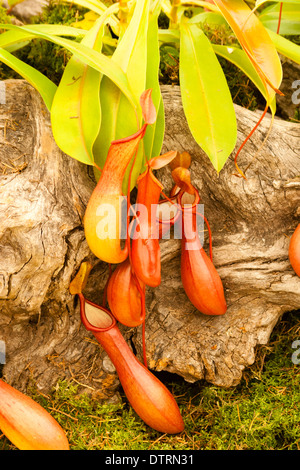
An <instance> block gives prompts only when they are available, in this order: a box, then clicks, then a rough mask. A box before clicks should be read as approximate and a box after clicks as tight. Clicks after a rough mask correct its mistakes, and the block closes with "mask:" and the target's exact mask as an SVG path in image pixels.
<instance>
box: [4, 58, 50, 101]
mask: <svg viewBox="0 0 300 470" xmlns="http://www.w3.org/2000/svg"><path fill="white" fill-rule="evenodd" d="M0 61H1V62H3V63H4V64H6V65H8V66H9V67H11V68H12V69H13V70H15V71H16V72H17V73H18V74H19V75H21V76H22V77H23V78H24V79H25V80H27V81H28V83H30V84H31V85H32V86H33V87H34V88H35V89H36V90H37V91H38V92H39V93H40V95H41V97H42V98H43V100H44V102H45V105H46V106H47V108H48V110H50V108H51V105H52V101H53V98H54V95H55V92H56V89H57V87H56V85H55V84H54V83H53V82H52V81H51V80H49V79H48V78H47V77H45V75H43V74H42V73H41V72H39V71H38V70H36V69H35V68H33V67H31V66H30V65H28V64H25V62H22V61H21V60H20V59H18V58H17V57H15V56H13V55H12V54H10V53H9V52H8V51H6V50H5V49H0Z"/></svg>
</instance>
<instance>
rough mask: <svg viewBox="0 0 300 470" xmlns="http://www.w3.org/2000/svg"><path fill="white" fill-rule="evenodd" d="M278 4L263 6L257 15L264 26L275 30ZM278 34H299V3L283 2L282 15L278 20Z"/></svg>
mask: <svg viewBox="0 0 300 470" xmlns="http://www.w3.org/2000/svg"><path fill="white" fill-rule="evenodd" d="M279 9H280V5H279V4H278V3H277V4H275V5H271V6H269V7H267V8H265V9H264V10H263V11H262V12H261V13H260V15H259V19H260V21H261V23H262V24H263V25H264V26H265V28H268V29H271V30H272V31H274V32H276V31H277V27H278V20H279ZM280 34H282V35H297V34H300V3H299V2H298V3H297V4H296V3H292V4H289V3H284V4H283V6H282V16H281V21H280Z"/></svg>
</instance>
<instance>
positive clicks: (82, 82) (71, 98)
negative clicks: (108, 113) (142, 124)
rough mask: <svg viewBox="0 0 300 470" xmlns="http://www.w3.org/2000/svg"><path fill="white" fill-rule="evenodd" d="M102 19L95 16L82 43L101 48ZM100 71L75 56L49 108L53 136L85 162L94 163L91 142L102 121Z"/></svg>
mask: <svg viewBox="0 0 300 470" xmlns="http://www.w3.org/2000/svg"><path fill="white" fill-rule="evenodd" d="M103 33H104V25H103V22H102V21H101V18H100V21H99V20H98V21H97V22H96V23H95V25H94V26H93V28H92V29H91V30H90V31H89V32H88V33H87V34H86V36H85V37H84V39H83V40H82V44H84V45H86V46H88V47H91V48H92V49H95V50H98V51H99V50H101V47H102V36H103ZM101 78H102V75H101V73H100V72H99V71H97V70H95V69H93V68H91V67H89V66H88V65H86V64H85V63H83V62H82V61H81V60H79V59H77V57H76V56H72V57H71V59H70V60H69V62H68V64H67V66H66V68H65V71H64V73H63V76H62V79H61V82H60V84H59V86H58V89H57V92H56V95H55V97H54V100H53V105H52V108H51V123H52V131H53V136H54V139H55V141H56V143H57V145H58V146H59V147H60V149H61V150H62V151H63V152H65V153H66V154H67V155H69V156H71V157H72V158H75V159H76V160H79V161H81V162H83V163H86V164H88V165H92V164H93V163H94V156H93V151H92V148H93V144H94V141H95V139H96V137H97V134H98V132H99V128H100V123H101V108H100V100H99V87H100V82H101Z"/></svg>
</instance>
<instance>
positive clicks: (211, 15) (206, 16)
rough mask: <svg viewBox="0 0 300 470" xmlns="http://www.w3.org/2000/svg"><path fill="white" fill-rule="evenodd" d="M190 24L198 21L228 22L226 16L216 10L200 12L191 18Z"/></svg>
mask: <svg viewBox="0 0 300 470" xmlns="http://www.w3.org/2000/svg"><path fill="white" fill-rule="evenodd" d="M188 22H189V24H196V23H207V24H211V25H222V24H227V21H226V20H225V18H224V17H223V16H222V15H221V14H220V13H216V12H211V11H205V12H203V13H199V14H198V15H195V16H193V17H192V18H190V19H189V21H188Z"/></svg>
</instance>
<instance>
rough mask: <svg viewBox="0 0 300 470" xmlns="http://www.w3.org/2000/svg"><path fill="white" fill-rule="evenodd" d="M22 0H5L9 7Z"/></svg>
mask: <svg viewBox="0 0 300 470" xmlns="http://www.w3.org/2000/svg"><path fill="white" fill-rule="evenodd" d="M22 2H24V0H7V4H8V6H9V7H14V6H15V5H17V4H18V3H22Z"/></svg>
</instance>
